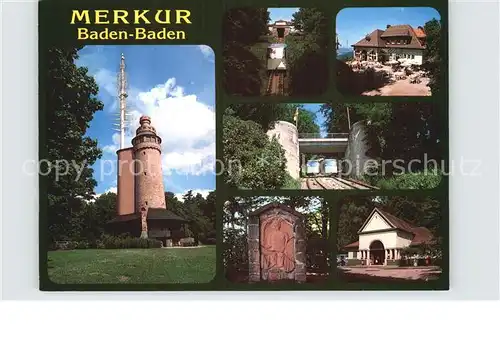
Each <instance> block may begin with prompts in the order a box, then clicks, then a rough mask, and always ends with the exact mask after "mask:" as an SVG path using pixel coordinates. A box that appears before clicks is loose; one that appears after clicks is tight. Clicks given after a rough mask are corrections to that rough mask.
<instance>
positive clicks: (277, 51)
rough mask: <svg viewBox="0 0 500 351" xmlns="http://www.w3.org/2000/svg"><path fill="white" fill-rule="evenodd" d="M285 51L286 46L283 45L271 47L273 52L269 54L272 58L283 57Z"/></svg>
mask: <svg viewBox="0 0 500 351" xmlns="http://www.w3.org/2000/svg"><path fill="white" fill-rule="evenodd" d="M284 52H285V48H283V47H279V48H272V49H271V54H270V55H269V56H270V58H272V59H282V58H283V55H284Z"/></svg>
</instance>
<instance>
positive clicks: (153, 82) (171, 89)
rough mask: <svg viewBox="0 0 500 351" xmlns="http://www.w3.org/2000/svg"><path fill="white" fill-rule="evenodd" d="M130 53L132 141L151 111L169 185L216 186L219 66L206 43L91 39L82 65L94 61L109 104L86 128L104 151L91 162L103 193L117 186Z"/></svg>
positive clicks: (180, 189)
mask: <svg viewBox="0 0 500 351" xmlns="http://www.w3.org/2000/svg"><path fill="white" fill-rule="evenodd" d="M122 53H123V54H124V55H125V60H126V72H127V78H128V87H129V90H128V94H129V98H128V99H127V100H128V101H127V111H128V113H129V114H130V117H129V128H128V131H127V134H126V145H125V146H126V147H129V146H131V144H130V140H131V138H132V137H133V133H135V129H136V128H137V127H138V126H139V124H138V119H139V117H140V116H141V115H143V114H145V115H149V116H150V117H151V118H152V124H153V126H154V127H156V130H157V133H158V134H159V135H160V137H161V138H162V139H163V142H162V162H163V163H162V166H163V173H164V184H165V190H166V191H171V192H173V193H176V194H183V193H185V192H186V191H187V190H195V191H196V192H200V193H202V194H206V193H207V192H208V191H209V190H213V189H215V174H214V163H215V66H214V55H213V51H212V50H211V49H210V48H208V47H206V46H196V45H186V46H167V45H162V46H152V45H145V46H139V45H130V46H109V45H104V46H87V47H85V48H84V49H82V50H81V51H80V58H79V59H78V61H77V65H79V66H86V67H88V68H89V73H90V75H92V76H94V78H95V80H96V82H97V84H98V85H99V94H98V98H99V99H100V100H101V101H102V102H103V103H104V110H103V111H100V112H97V113H96V114H95V115H94V119H93V121H92V122H91V125H90V128H89V130H88V131H87V135H88V136H90V137H91V138H94V139H97V140H98V145H99V147H100V148H101V149H103V157H102V158H101V160H99V161H97V162H96V164H95V165H94V166H93V168H94V171H95V173H94V175H95V178H96V180H97V182H98V185H97V188H96V189H95V191H96V193H97V194H101V193H104V192H106V191H116V150H117V149H118V142H119V137H118V135H117V132H116V131H114V130H113V123H115V120H116V118H117V116H116V115H117V113H118V110H117V106H118V105H117V88H116V74H117V72H118V70H119V65H120V56H121V54H122Z"/></svg>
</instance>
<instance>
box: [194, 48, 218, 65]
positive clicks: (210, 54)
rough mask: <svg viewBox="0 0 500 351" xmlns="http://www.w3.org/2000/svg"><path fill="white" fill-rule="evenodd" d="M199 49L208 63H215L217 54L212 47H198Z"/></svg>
mask: <svg viewBox="0 0 500 351" xmlns="http://www.w3.org/2000/svg"><path fill="white" fill-rule="evenodd" d="M198 49H200V51H201V53H202V54H203V56H205V58H206V59H207V60H208V61H210V62H215V54H214V51H213V50H212V48H211V47H210V46H207V45H198Z"/></svg>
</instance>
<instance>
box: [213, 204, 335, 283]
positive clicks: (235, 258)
mask: <svg viewBox="0 0 500 351" xmlns="http://www.w3.org/2000/svg"><path fill="white" fill-rule="evenodd" d="M330 214H331V209H330V204H329V201H327V200H326V199H324V198H322V197H319V196H241V197H230V198H228V199H227V200H226V201H225V202H224V208H223V230H222V232H223V246H224V251H223V261H224V275H225V277H226V279H227V280H228V281H229V282H230V283H233V284H246V285H247V287H246V288H245V289H247V288H248V289H251V288H255V287H256V285H257V286H260V287H266V286H267V287H276V286H278V287H282V286H283V288H285V285H288V286H290V287H291V288H294V289H297V288H299V289H300V287H301V284H307V285H309V286H312V287H314V286H318V287H319V286H322V285H323V284H325V283H327V279H328V276H329V272H330V264H331V263H330V256H331V255H330V251H331V250H330V240H329V236H330V226H331V222H330ZM277 284H278V285H277ZM240 287H241V286H240Z"/></svg>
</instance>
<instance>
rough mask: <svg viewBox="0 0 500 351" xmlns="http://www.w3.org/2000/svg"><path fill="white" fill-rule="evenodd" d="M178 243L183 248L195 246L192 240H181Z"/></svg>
mask: <svg viewBox="0 0 500 351" xmlns="http://www.w3.org/2000/svg"><path fill="white" fill-rule="evenodd" d="M179 242H180V244H181V246H183V247H190V246H197V245H196V241H195V240H194V238H182V239H180V240H179Z"/></svg>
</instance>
